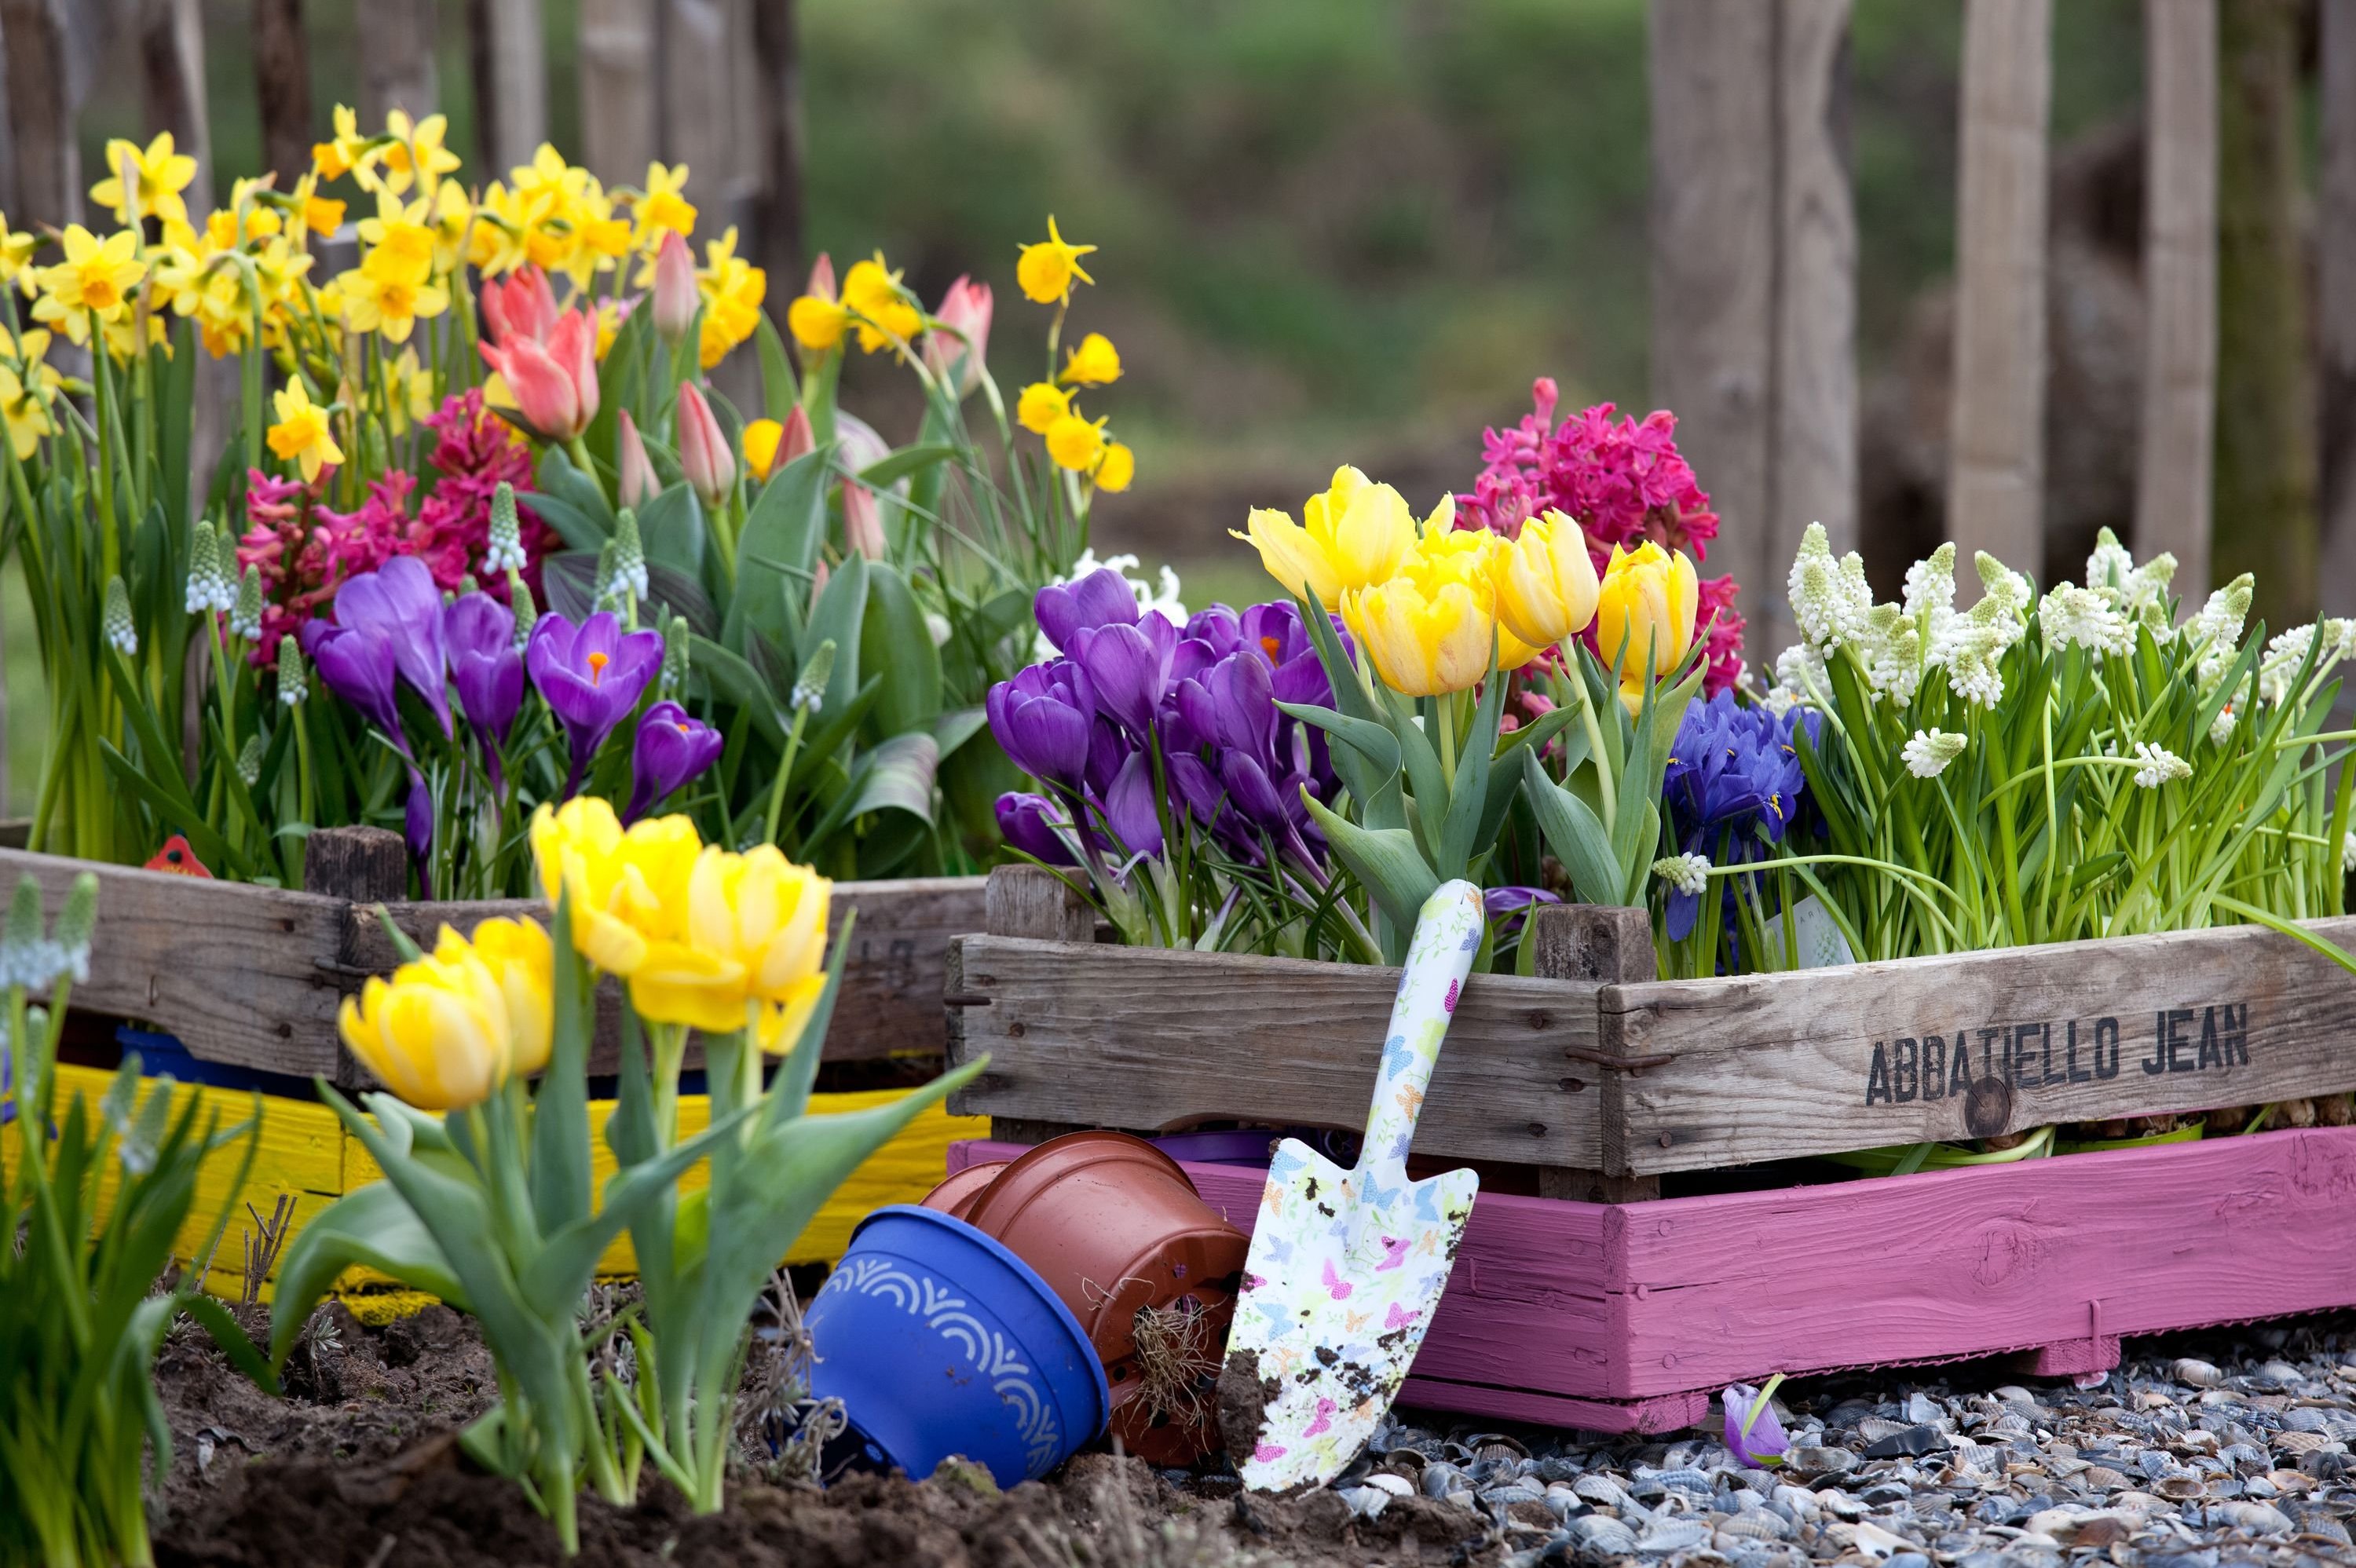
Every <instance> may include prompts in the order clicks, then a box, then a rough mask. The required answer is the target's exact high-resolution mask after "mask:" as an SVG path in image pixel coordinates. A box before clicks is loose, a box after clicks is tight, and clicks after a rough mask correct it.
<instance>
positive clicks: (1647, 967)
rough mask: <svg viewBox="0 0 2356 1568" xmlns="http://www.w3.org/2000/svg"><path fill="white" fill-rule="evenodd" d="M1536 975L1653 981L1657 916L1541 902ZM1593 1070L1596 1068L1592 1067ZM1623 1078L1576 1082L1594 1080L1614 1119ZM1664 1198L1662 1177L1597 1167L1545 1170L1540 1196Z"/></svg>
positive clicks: (1534, 930) (1534, 938) (1535, 931)
mask: <svg viewBox="0 0 2356 1568" xmlns="http://www.w3.org/2000/svg"><path fill="white" fill-rule="evenodd" d="M1529 919H1530V932H1529V937H1528V941H1529V943H1530V953H1531V971H1532V973H1534V974H1536V975H1537V976H1539V977H1540V978H1541V979H1547V980H1587V981H1595V982H1601V983H1604V984H1617V983H1620V982H1622V981H1626V982H1631V983H1633V982H1636V981H1643V980H1650V979H1653V978H1654V977H1655V975H1656V973H1657V970H1656V968H1655V963H1656V957H1655V953H1654V951H1653V921H1652V917H1651V916H1650V915H1648V914H1647V913H1645V912H1644V911H1643V910H1640V909H1615V908H1612V907H1611V906H1609V905H1604V904H1540V905H1537V906H1536V907H1535V908H1533V909H1532V910H1531V911H1530V914H1529ZM1591 1065H1593V1064H1591V1063H1590V1066H1591ZM1616 1076H1617V1074H1614V1073H1612V1072H1591V1073H1590V1074H1588V1075H1586V1078H1585V1079H1583V1080H1582V1079H1580V1075H1579V1074H1577V1073H1575V1072H1574V1073H1573V1075H1572V1077H1573V1079H1574V1081H1581V1082H1592V1083H1594V1085H1595V1090H1596V1092H1597V1093H1600V1094H1601V1095H1602V1096H1603V1098H1602V1101H1601V1110H1602V1112H1603V1114H1604V1115H1607V1116H1608V1115H1611V1111H1612V1102H1613V1099H1614V1097H1615V1095H1616V1093H1617V1089H1616V1087H1615V1086H1614V1084H1613V1083H1612V1080H1613V1078H1614V1077H1616ZM1660 1195H1661V1183H1660V1179H1659V1178H1658V1177H1651V1176H1611V1175H1607V1174H1605V1173H1604V1172H1603V1171H1601V1170H1595V1169H1570V1168H1564V1167H1559V1166H1542V1167H1540V1168H1539V1170H1538V1196H1540V1197H1541V1198H1563V1199H1569V1200H1571V1201H1573V1202H1577V1203H1637V1202H1644V1201H1646V1200H1651V1199H1655V1198H1658V1197H1659V1196H1660Z"/></svg>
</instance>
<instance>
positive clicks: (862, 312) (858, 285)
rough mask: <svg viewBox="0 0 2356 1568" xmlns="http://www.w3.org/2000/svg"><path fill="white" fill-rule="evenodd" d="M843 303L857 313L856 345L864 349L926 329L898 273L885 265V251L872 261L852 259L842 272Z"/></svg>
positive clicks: (901, 340) (870, 350)
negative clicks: (905, 291) (857, 334)
mask: <svg viewBox="0 0 2356 1568" xmlns="http://www.w3.org/2000/svg"><path fill="white" fill-rule="evenodd" d="M842 303H843V304H844V305H845V306H846V307H847V308H849V309H850V310H851V313H852V314H853V315H855V316H857V318H858V320H857V323H856V326H857V329H858V333H859V347H860V348H861V349H862V350H863V351H864V352H866V353H869V354H873V353H874V352H875V351H876V350H877V349H879V348H883V347H887V346H891V345H892V344H893V340H894V339H895V338H896V339H898V341H899V343H900V344H901V345H905V344H907V343H909V342H912V341H914V339H915V338H916V335H917V334H918V333H920V332H922V331H923V330H924V329H925V313H924V312H923V311H921V310H919V309H918V308H917V307H916V305H915V304H912V303H910V302H909V300H908V298H907V295H906V294H905V293H904V292H903V291H902V289H901V287H900V274H899V273H898V272H894V271H892V270H890V269H889V268H887V267H886V266H885V265H884V262H883V251H876V252H875V255H874V258H873V260H872V261H854V262H852V263H851V271H850V272H845V273H844V274H843V276H842Z"/></svg>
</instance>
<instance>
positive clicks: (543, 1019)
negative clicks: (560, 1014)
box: [434, 915, 556, 1077]
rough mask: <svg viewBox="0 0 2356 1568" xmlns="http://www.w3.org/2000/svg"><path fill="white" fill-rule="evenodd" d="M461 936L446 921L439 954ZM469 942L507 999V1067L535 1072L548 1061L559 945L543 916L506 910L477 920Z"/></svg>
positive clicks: (436, 951)
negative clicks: (515, 916) (510, 914)
mask: <svg viewBox="0 0 2356 1568" xmlns="http://www.w3.org/2000/svg"><path fill="white" fill-rule="evenodd" d="M457 942H458V934H457V933H455V932H454V931H452V930H451V929H450V928H449V927H447V926H444V927H443V928H442V939H441V941H440V942H439V943H438V944H435V947H434V956H435V957H437V958H438V957H441V956H443V955H444V951H445V950H446V949H448V948H449V947H450V946H451V945H452V944H455V943H457ZM466 945H470V946H472V948H473V949H474V954H475V956H476V957H477V959H479V960H480V961H481V963H482V965H483V967H484V968H486V969H487V970H488V971H489V972H490V976H491V979H492V981H493V982H494V983H495V984H496V985H497V986H498V989H499V995H500V997H501V998H502V999H504V1000H505V1002H506V1003H507V1009H508V1070H509V1072H513V1073H514V1074H515V1075H516V1076H518V1077H530V1075H531V1074H532V1073H535V1072H539V1071H540V1070H541V1068H543V1067H545V1066H547V1065H548V1055H549V1048H550V1045H551V1043H552V1040H551V1037H552V1034H553V1032H554V1027H555V1021H556V990H555V987H556V949H555V945H554V944H552V943H551V942H550V941H549V939H548V932H547V931H546V929H545V928H543V927H542V926H541V923H539V922H538V921H536V920H509V919H508V918H507V917H506V916H504V915H500V916H497V917H494V918H493V919H490V920H487V921H484V922H483V923H481V924H479V925H477V926H476V927H475V934H474V935H473V936H471V937H469V938H468V939H467V941H466Z"/></svg>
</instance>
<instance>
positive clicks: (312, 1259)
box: [270, 1181, 473, 1363]
mask: <svg viewBox="0 0 2356 1568" xmlns="http://www.w3.org/2000/svg"><path fill="white" fill-rule="evenodd" d="M351 1268H369V1269H374V1270H375V1271H376V1272H377V1273H379V1274H381V1275H388V1276H389V1277H391V1278H393V1279H397V1280H400V1281H401V1282H402V1283H403V1284H404V1285H409V1286H411V1287H412V1288H413V1289H417V1290H422V1291H424V1292H425V1293H426V1294H428V1295H429V1296H437V1297H439V1298H440V1299H441V1300H443V1301H444V1302H446V1303H448V1304H449V1305H450V1306H452V1307H456V1308H457V1309H458V1310H459V1311H461V1312H468V1311H472V1310H473V1308H471V1307H469V1306H468V1305H467V1303H466V1287H465V1286H464V1285H460V1284H459V1283H458V1275H457V1274H456V1272H455V1270H453V1269H452V1268H451V1266H450V1260H449V1259H448V1258H446V1257H444V1255H443V1253H442V1247H441V1243H437V1242H436V1241H434V1234H433V1232H430V1231H428V1230H427V1229H426V1228H425V1226H424V1225H423V1224H422V1223H421V1222H420V1221H418V1218H417V1214H416V1211H414V1210H412V1209H411V1208H410V1206H409V1201H408V1200H406V1199H404V1198H403V1197H402V1195H401V1193H400V1191H399V1190H398V1189H395V1188H394V1187H393V1186H392V1185H391V1183H389V1182H382V1181H371V1182H369V1184H368V1185H367V1186H366V1187H363V1188H360V1189H358V1190H357V1191H353V1192H347V1193H346V1194H344V1196H342V1197H341V1198H338V1199H337V1200H335V1201H334V1202H333V1203H330V1204H328V1205H327V1207H326V1208H325V1209H323V1210H321V1211H319V1212H318V1214H317V1215H316V1216H315V1217H314V1218H313V1219H312V1220H311V1221H310V1222H309V1223H308V1224H306V1225H305V1226H304V1227H303V1229H302V1230H300V1231H299V1232H295V1239H294V1241H292V1242H290V1243H287V1247H286V1251H285V1253H284V1255H283V1256H282V1257H281V1258H280V1259H279V1262H278V1286H277V1294H276V1295H275V1296H273V1297H272V1299H271V1303H270V1359H271V1360H272V1361H273V1362H274V1363H284V1360H285V1359H286V1352H287V1351H288V1350H289V1349H292V1348H293V1347H294V1344H295V1336H296V1335H297V1334H299V1333H301V1332H302V1329H303V1325H304V1324H305V1323H306V1322H308V1321H310V1317H311V1309H312V1308H313V1307H316V1306H317V1305H318V1304H319V1303H320V1301H321V1300H323V1299H324V1298H325V1297H326V1296H327V1293H328V1292H329V1291H330V1290H332V1289H334V1288H335V1284H336V1281H337V1280H338V1279H340V1278H342V1277H343V1275H344V1272H345V1271H346V1270H347V1269H351Z"/></svg>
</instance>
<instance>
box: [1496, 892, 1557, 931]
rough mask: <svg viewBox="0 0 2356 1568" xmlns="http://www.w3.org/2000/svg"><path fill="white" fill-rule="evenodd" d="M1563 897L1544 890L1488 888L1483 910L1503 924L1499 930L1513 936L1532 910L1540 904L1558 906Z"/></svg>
mask: <svg viewBox="0 0 2356 1568" xmlns="http://www.w3.org/2000/svg"><path fill="white" fill-rule="evenodd" d="M1560 902H1562V895H1561V894H1559V893H1550V892H1548V891H1547V890H1546V889H1544V888H1518V887H1504V888H1488V889H1484V890H1483V892H1482V894H1481V908H1482V910H1483V912H1484V913H1486V914H1487V915H1488V917H1489V918H1490V919H1491V920H1494V921H1498V922H1500V923H1501V924H1500V925H1499V927H1498V929H1499V930H1500V931H1502V932H1504V933H1505V934H1506V935H1511V934H1513V933H1515V932H1516V931H1519V930H1520V929H1521V928H1522V923H1523V922H1524V921H1525V920H1526V919H1527V918H1528V916H1529V912H1530V911H1531V910H1533V909H1535V908H1537V906H1538V905H1540V904H1558V903H1560Z"/></svg>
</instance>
